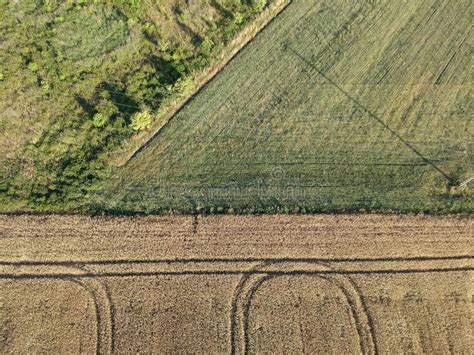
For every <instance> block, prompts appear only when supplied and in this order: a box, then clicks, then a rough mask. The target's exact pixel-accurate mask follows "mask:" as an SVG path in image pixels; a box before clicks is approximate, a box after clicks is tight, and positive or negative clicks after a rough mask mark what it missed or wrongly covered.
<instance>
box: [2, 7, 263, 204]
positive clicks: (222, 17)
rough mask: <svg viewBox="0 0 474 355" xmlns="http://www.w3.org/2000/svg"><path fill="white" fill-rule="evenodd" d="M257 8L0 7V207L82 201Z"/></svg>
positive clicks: (186, 92)
mask: <svg viewBox="0 0 474 355" xmlns="http://www.w3.org/2000/svg"><path fill="white" fill-rule="evenodd" d="M267 4H271V2H268V1H266V0H252V1H242V2H241V1H235V0H200V1H199V2H195V1H193V2H190V1H187V0H133V1H131V0H130V1H129V0H117V1H96V0H70V1H61V0H45V1H37V0H22V1H8V0H0V211H10V212H11V211H19V210H28V211H30V210H39V211H71V210H77V209H78V208H80V207H81V206H84V205H85V204H87V202H88V199H89V196H91V195H92V194H93V192H94V191H95V190H96V186H97V185H98V184H99V182H101V181H103V180H104V179H107V176H108V174H109V173H110V167H111V166H112V165H113V156H114V154H118V153H117V152H118V151H120V150H121V149H122V148H123V147H124V142H128V141H129V140H131V139H135V138H136V137H137V136H138V135H139V134H140V133H144V132H146V128H147V127H149V126H153V125H154V124H156V123H159V121H160V119H161V116H160V115H161V114H162V112H163V111H165V110H166V109H167V108H169V107H170V106H172V105H173V102H174V101H176V100H179V98H181V97H187V96H188V95H189V94H190V91H191V92H192V90H193V86H194V85H196V84H197V83H196V81H198V79H196V77H199V75H200V74H201V73H202V72H205V71H206V70H207V69H208V68H212V67H213V66H214V65H216V64H219V62H220V55H221V54H222V53H226V51H227V50H228V48H229V46H231V43H232V42H233V40H234V39H235V38H236V36H238V34H240V33H242V30H243V29H246V28H247V25H249V24H250V23H251V22H252V20H253V19H254V18H255V17H256V16H257V15H258V14H260V13H261V12H262V10H263V9H264V7H265V6H266V5H267ZM148 129H149V130H150V131H151V128H148ZM137 131H140V132H137Z"/></svg>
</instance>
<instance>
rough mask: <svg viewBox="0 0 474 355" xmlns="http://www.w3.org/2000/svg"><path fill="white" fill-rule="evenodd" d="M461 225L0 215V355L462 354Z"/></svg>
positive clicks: (464, 281)
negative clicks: (68, 354)
mask: <svg viewBox="0 0 474 355" xmlns="http://www.w3.org/2000/svg"><path fill="white" fill-rule="evenodd" d="M472 227H473V220H472V218H471V217H468V216H464V217H462V216H450V217H423V216H381V215H319V216H292V217H288V216H261V217H258V216H216V217H201V216H199V217H192V216H174V217H173V216H166V217H146V218H89V217H75V216H41V217H34V216H17V217H13V216H0V353H38V352H41V353H94V352H99V353H112V352H116V353H137V352H140V353H151V352H154V353H213V354H214V353H231V352H232V353H308V354H310V353H312V354H314V353H339V354H342V353H349V354H350V353H354V354H360V353H366V354H373V353H449V352H451V353H456V354H462V353H469V352H470V350H471V349H472V324H471V322H472V316H473V314H472V310H473V308H472V302H473V295H474V293H473V291H474V288H473V285H474V284H473V282H472V281H473V275H474V273H473V271H474V244H473V238H472V237H473V236H472V230H473V229H472Z"/></svg>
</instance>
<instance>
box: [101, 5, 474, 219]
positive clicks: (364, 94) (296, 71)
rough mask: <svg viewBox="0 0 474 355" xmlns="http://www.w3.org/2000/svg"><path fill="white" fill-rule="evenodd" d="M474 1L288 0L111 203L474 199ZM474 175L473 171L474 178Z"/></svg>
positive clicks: (351, 205) (112, 194) (259, 206)
mask: <svg viewBox="0 0 474 355" xmlns="http://www.w3.org/2000/svg"><path fill="white" fill-rule="evenodd" d="M472 10H473V9H472V3H471V2H470V1H458V2H456V3H452V2H450V1H431V0H430V1H422V0H417V1H409V2H403V1H397V2H393V1H359V2H356V3H354V2H352V1H342V0H341V1H316V2H315V1H310V0H302V1H293V2H292V3H291V4H290V5H289V6H288V7H287V8H286V10H285V11H284V12H283V13H281V14H280V15H279V16H278V17H277V18H276V19H275V20H274V21H273V22H272V23H271V24H270V25H269V26H268V27H267V28H266V29H265V30H264V31H263V32H262V33H261V34H260V35H258V36H257V38H256V39H255V40H254V41H253V42H252V43H251V44H249V45H248V46H247V47H246V48H245V49H244V50H243V51H242V52H241V53H240V54H239V55H238V56H237V57H236V58H234V60H233V61H232V62H231V63H230V64H229V65H227V67H226V68H225V69H224V70H223V71H222V72H221V73H220V74H219V75H218V76H217V77H216V78H215V79H214V80H213V81H212V82H211V84H210V85H208V86H207V87H206V89H205V90H203V91H202V92H201V93H200V94H198V95H197V96H196V97H195V98H194V99H193V100H192V101H191V102H190V103H189V104H188V105H187V106H186V107H185V108H184V109H183V110H181V111H180V113H178V114H177V115H176V116H175V117H174V118H173V119H172V121H171V122H170V124H168V125H167V126H166V127H165V128H164V129H162V131H161V132H160V133H159V134H158V135H157V136H156V137H155V139H154V140H152V141H151V142H150V143H149V144H148V145H146V146H145V147H144V149H142V151H141V152H140V153H139V154H138V155H137V156H135V157H134V158H133V159H132V160H130V161H129V163H128V165H127V166H125V167H123V168H121V169H118V170H117V171H116V173H115V174H114V178H113V179H112V180H111V181H110V182H108V184H107V186H106V187H105V189H104V191H103V193H102V196H101V198H100V199H99V200H98V202H97V205H98V208H103V209H106V210H111V211H117V212H122V213H123V212H145V213H146V212H148V213H156V212H167V211H180V212H195V211H207V212H212V213H216V212H227V211H230V212H232V211H235V212H246V213H252V212H267V213H268V212H270V213H278V212H280V213H287V212H293V211H300V212H301V211H302V212H324V211H344V210H345V211H347V210H353V211H354V210H361V209H362V210H364V209H370V210H380V211H405V212H407V211H426V212H444V213H446V212H456V211H458V212H459V211H464V212H468V211H472V210H473V203H472V201H473V200H472V192H471V191H469V184H466V185H465V186H464V187H463V188H458V187H459V185H460V184H462V182H463V181H466V180H468V179H469V178H470V177H471V176H473V172H474V171H473V166H474V165H473V145H472V139H471V138H472V132H473V129H472V119H471V118H470V116H471V115H472V91H471V90H470V88H471V87H472V71H471V68H472V56H470V51H471V48H472V34H471V32H470V29H471V26H470V22H471V18H472V16H471V15H472ZM471 184H472V183H471Z"/></svg>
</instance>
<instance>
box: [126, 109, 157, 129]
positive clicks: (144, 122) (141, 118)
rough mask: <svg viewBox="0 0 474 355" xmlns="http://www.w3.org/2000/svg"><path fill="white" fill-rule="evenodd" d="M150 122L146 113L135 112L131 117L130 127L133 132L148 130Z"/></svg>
mask: <svg viewBox="0 0 474 355" xmlns="http://www.w3.org/2000/svg"><path fill="white" fill-rule="evenodd" d="M151 122H152V117H151V114H150V113H149V112H148V111H142V112H137V113H135V114H134V115H133V116H132V123H131V124H130V127H131V128H132V129H133V130H134V131H141V130H145V129H148V128H150V126H151Z"/></svg>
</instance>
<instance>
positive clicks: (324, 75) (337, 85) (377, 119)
mask: <svg viewBox="0 0 474 355" xmlns="http://www.w3.org/2000/svg"><path fill="white" fill-rule="evenodd" d="M286 48H287V49H288V50H289V51H290V52H291V53H293V54H294V55H295V56H296V57H298V58H299V59H300V60H301V61H303V62H304V63H305V64H306V65H307V66H309V67H310V68H311V69H313V70H314V71H316V72H317V73H318V74H319V75H320V76H321V77H322V78H324V79H325V80H326V81H327V82H328V83H330V84H331V85H332V86H334V87H335V88H336V89H337V90H339V91H340V92H341V93H342V94H344V96H346V97H347V98H348V99H349V100H351V101H352V102H353V103H355V104H356V105H357V106H358V107H360V108H361V109H362V110H363V111H365V112H366V113H367V114H368V115H369V116H370V117H371V118H373V119H374V120H375V121H377V122H378V123H379V124H381V125H382V126H383V127H384V128H385V129H386V130H388V131H389V132H390V133H391V134H392V135H393V136H395V137H396V138H397V139H398V140H399V141H400V142H402V143H403V144H404V145H405V146H406V147H407V148H408V149H410V150H411V151H412V152H413V153H415V154H416V155H417V156H418V157H419V158H421V159H422V160H423V161H424V162H425V163H426V164H428V165H430V166H431V167H432V168H434V169H435V170H436V171H438V172H439V173H440V174H441V175H442V176H443V177H444V178H445V179H446V180H447V182H448V186H449V187H452V186H453V185H454V181H453V179H452V178H451V177H450V176H449V175H448V174H447V173H446V172H445V171H443V170H442V169H441V168H440V167H439V166H437V165H436V164H435V163H433V162H432V161H431V160H430V159H428V158H427V157H425V156H424V155H423V154H422V153H421V152H419V151H418V149H416V148H415V147H413V146H412V145H411V144H410V143H409V142H408V141H407V140H405V138H403V137H402V136H401V135H400V134H399V133H398V132H397V131H395V130H394V129H393V128H391V127H390V126H389V125H388V124H387V123H385V121H384V120H382V119H381V118H380V117H379V116H377V115H376V114H375V113H373V112H372V111H371V110H370V109H369V108H367V107H366V106H365V105H363V104H362V103H361V102H360V101H359V100H358V99H356V98H355V97H353V96H352V95H351V94H350V93H348V92H347V91H346V90H344V89H343V88H342V87H341V86H340V85H339V84H338V83H336V82H335V81H334V80H333V79H331V78H330V77H329V76H327V75H326V74H324V73H323V72H322V71H321V70H320V69H319V68H318V67H316V65H314V64H313V63H312V62H311V61H310V60H308V59H307V58H306V57H304V56H303V55H302V54H301V53H300V52H298V51H297V50H295V49H294V48H292V47H290V46H287V47H286Z"/></svg>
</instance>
